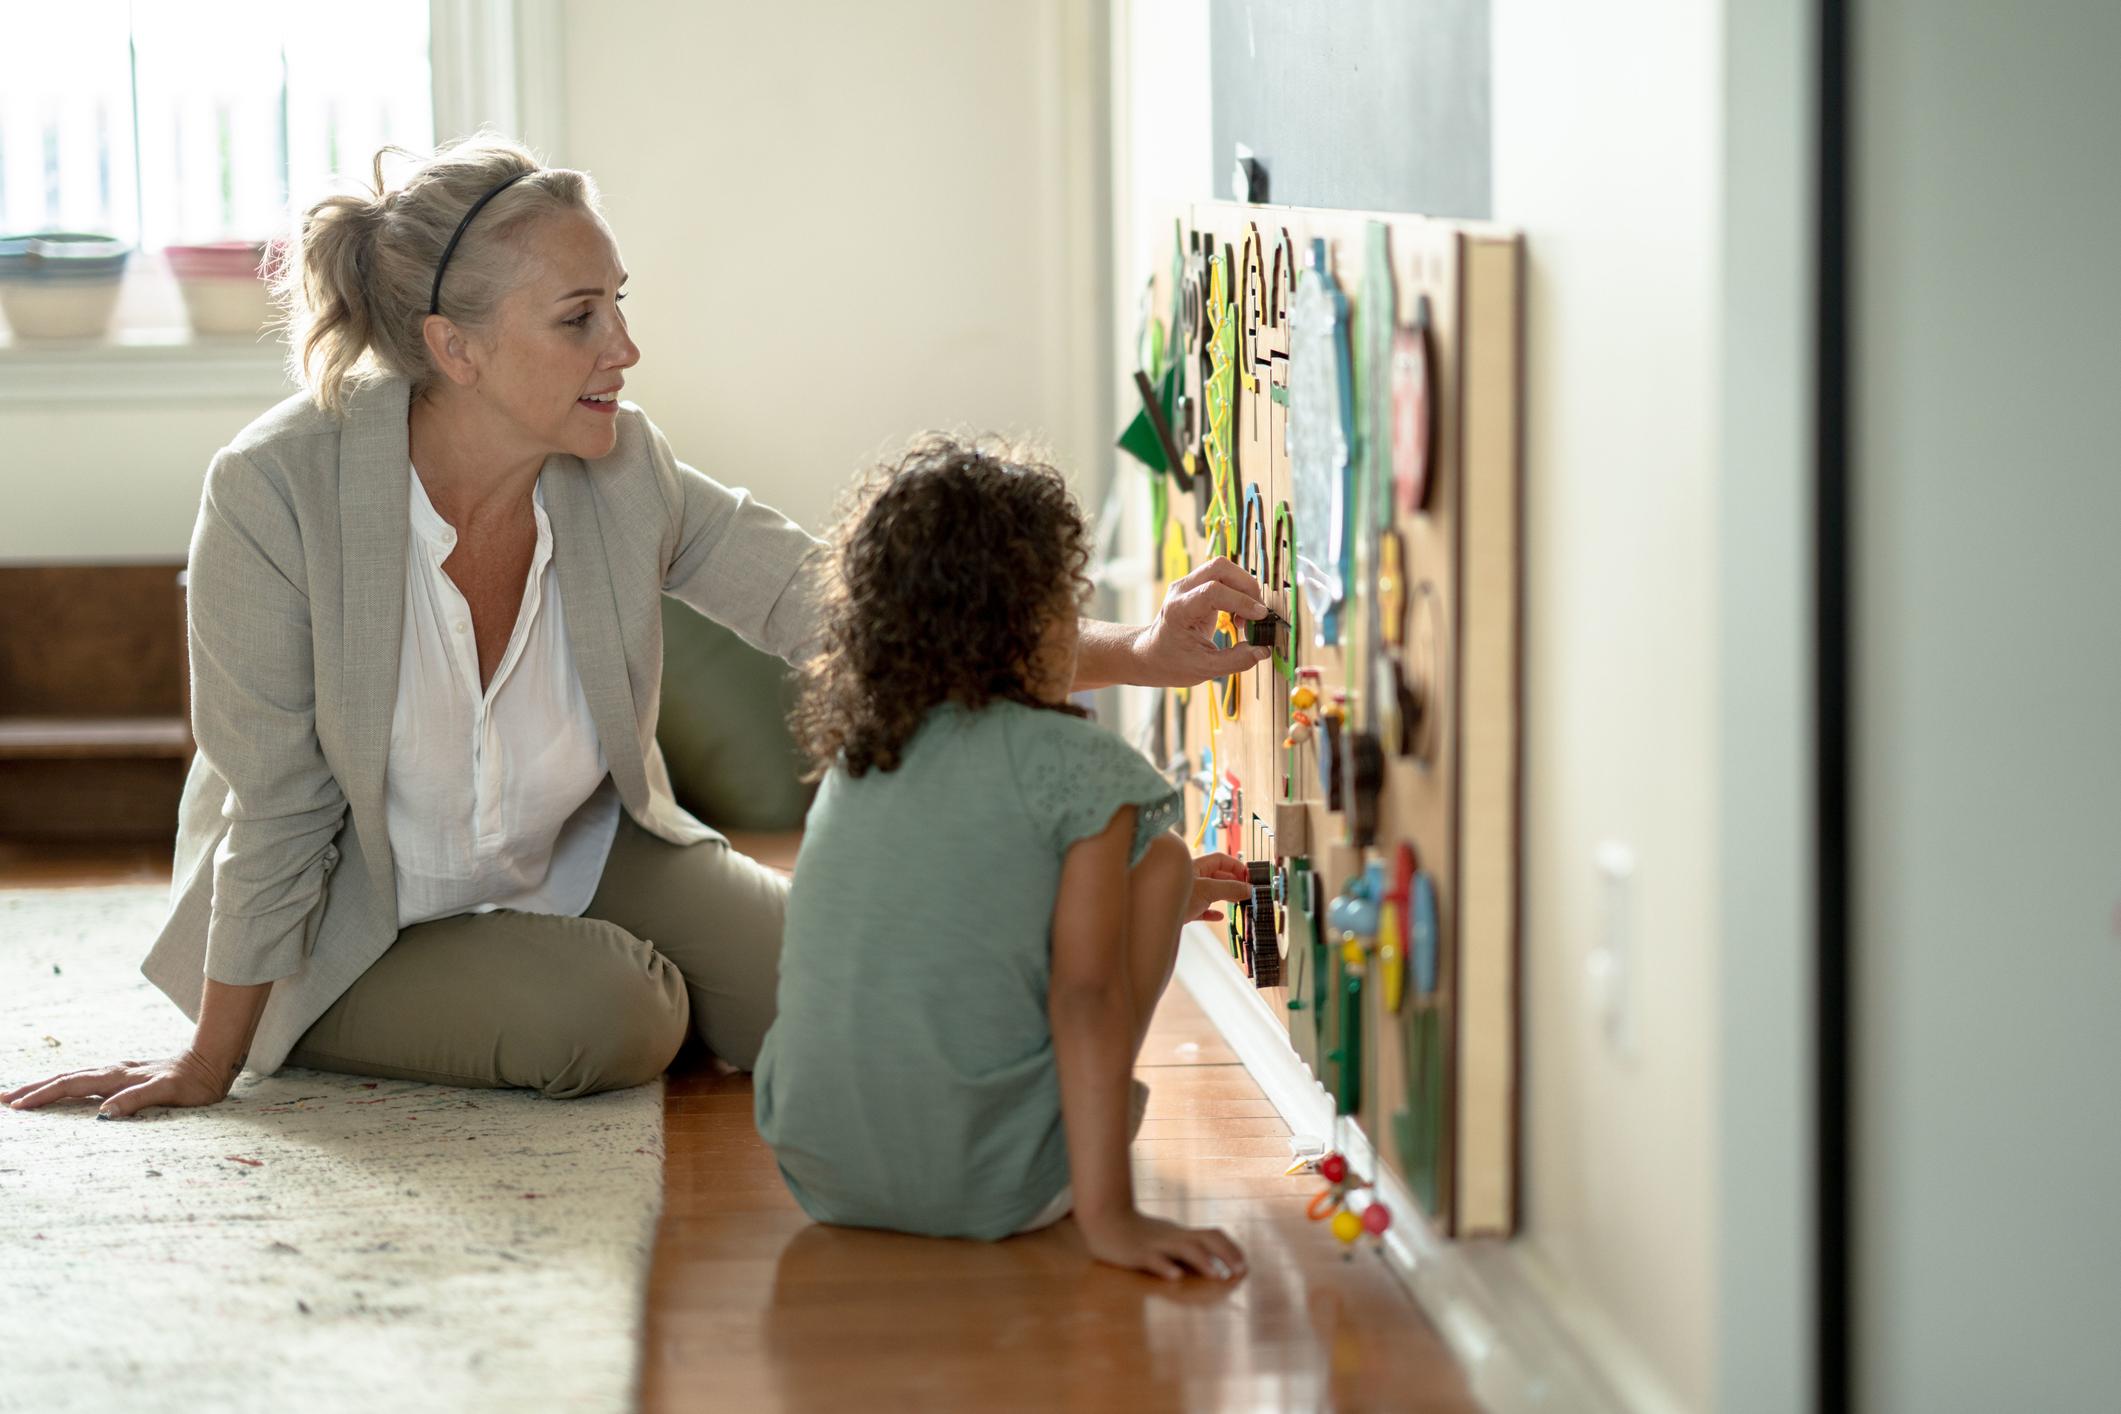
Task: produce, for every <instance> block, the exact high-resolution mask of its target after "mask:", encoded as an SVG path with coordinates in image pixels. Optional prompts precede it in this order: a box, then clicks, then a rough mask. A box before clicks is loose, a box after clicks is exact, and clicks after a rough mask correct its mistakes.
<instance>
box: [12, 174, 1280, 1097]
mask: <svg viewBox="0 0 2121 1414" xmlns="http://www.w3.org/2000/svg"><path fill="white" fill-rule="evenodd" d="M375 179H376V180H375V192H374V194H373V195H372V196H369V195H363V196H344V197H334V198H330V199H328V200H326V201H323V202H321V203H319V204H318V205H317V206H315V207H313V208H312V209H311V210H310V212H309V213H308V217H307V219H306V221H305V222H304V225H303V229H302V234H301V239H300V242H299V250H298V252H297V260H296V266H295V268H294V269H293V270H292V271H291V272H290V274H289V276H288V277H287V280H286V285H285V289H284V291H283V293H284V294H285V297H286V298H287V300H288V304H289V312H290V316H291V325H292V331H293V334H294V336H295V347H296V348H297V350H298V353H297V362H298V365H299V371H300V373H301V375H302V379H303V382H304V383H305V385H306V388H307V392H306V395H305V396H299V397H296V398H292V399H289V400H288V401H287V402H285V403H282V404H281V405H280V406H279V407H277V408H274V409H273V410H272V411H271V412H268V413H266V414H265V415H264V416H263V417H261V418H259V419H258V420H257V421H256V422H254V423H252V424H251V425H250V426H249V427H247V428H245V429H244V430H243V431H242V432H241V433H239V434H238V435H237V437H236V439H235V440H234V442H232V443H231V444H230V445H229V446H228V447H226V448H224V449H223V450H222V451H221V453H220V454H219V455H218V456H216V458H215V459H214V463H213V465H212V467H211V469H210V470H209V471H208V473H207V478H206V488H205V494H204V496H203V497H202V499H201V503H200V510H199V520H198V524H197V526H196V528H195V530H194V532H193V536H192V545H191V559H190V570H191V581H190V609H191V623H190V638H191V670H192V683H193V688H192V693H193V714H192V715H193V723H194V734H195V736H196V737H197V740H198V746H199V751H198V755H197V756H196V758H195V759H194V761H193V764H192V770H191V775H190V778H189V779H188V780H187V781H186V783H185V790H184V798H183V803H182V805H181V807H180V812H179V822H178V836H177V850H176V859H175V868H174V881H175V882H174V886H173V899H174V903H173V907H172V909H171V912H170V915H169V918H168V920H167V921H166V922H165V924H164V925H163V928H162V932H161V935H160V937H159V938H158V939H157V940H156V942H155V945H154V948H153V950H152V951H151V952H150V953H149V955H148V957H147V960H146V962H145V964H144V965H143V969H142V970H143V971H144V972H145V973H146V974H147V976H148V977H149V978H151V979H152V980H153V981H154V982H155V983H156V985H158V986H160V987H161V988H162V990H163V991H165V992H166V993H168V994H169V996H170V997H171V999H172V1000H174V1001H175V1002H176V1003H177V1005H178V1006H179V1007H180V1008H182V1009H183V1011H184V1013H185V1015H186V1016H188V1017H190V1018H192V1019H193V1020H194V1021H195V1022H196V1023H197V1030H196V1032H195V1034H194V1037H193V1040H192V1042H191V1045H190V1046H189V1047H188V1048H187V1049H186V1050H185V1051H184V1052H183V1053H182V1054H181V1055H178V1056H175V1057H172V1058H169V1059H165V1060H157V1061H125V1062H122V1063H119V1064H116V1065H110V1066H105V1067H101V1068H95V1069H89V1070H83V1071H75V1072H72V1073H70V1074H66V1075H61V1076H56V1077H52V1078H50V1079H48V1080H44V1081H40V1082H33V1083H31V1084H28V1085H23V1086H19V1087H17V1088H15V1089H13V1090H10V1091H7V1092H5V1095H4V1097H0V1098H4V1099H5V1100H6V1102H7V1103H8V1104H10V1105H11V1106H13V1107H16V1108H25V1109H27V1108H35V1107H38V1106H41V1105H44V1104H48V1103H50V1102H52V1101H54V1100H61V1099H69V1098H81V1097H97V1098H101V1099H102V1101H103V1103H102V1105H101V1106H100V1108H99V1110H98V1112H97V1118H98V1119H113V1118H122V1117H126V1116H130V1115H133V1114H136V1113H137V1112H138V1111H140V1110H141V1109H143V1108H145V1107H147V1106H150V1105H169V1106H185V1105H206V1104H213V1103H215V1102H217V1101H219V1100H221V1099H223V1098H224V1097H225V1096H226V1095H227V1094H228V1091H229V1089H230V1087H231V1086H232V1085H233V1084H234V1082H235V1079H236V1077H237V1076H238V1075H239V1074H240V1073H241V1072H242V1070H243V1068H244V1066H245V1065H246V1064H247V1065H249V1066H250V1067H251V1068H252V1069H254V1070H256V1071H258V1072H259V1073H261V1074H268V1075H269V1074H271V1073H272V1072H273V1071H275V1070H277V1069H278V1068H279V1067H280V1066H281V1065H282V1064H284V1063H292V1064H295V1065H303V1066H311V1067H315V1068H318V1069H324V1070H337V1071H346V1072H353V1073H358V1074H364V1075H378V1076H392V1077H402V1078H408V1079H416V1080H429V1081H435V1082H438V1083H444V1084H454V1085H483V1086H523V1087H529V1088H533V1089H537V1090H540V1091H543V1092H544V1093H545V1094H548V1095H552V1096H555V1097H568V1096H576V1095H584V1094H589V1093H592V1092H595V1091H598V1090H607V1089H616V1088H622V1087H625V1086H630V1085H637V1084H640V1083H642V1082H644V1081H646V1080H649V1079H652V1078H653V1077H654V1076H656V1075H657V1074H659V1073H661V1071H662V1070H663V1069H664V1067H665V1066H667V1065H668V1064H669V1062H670V1060H671V1058H672V1056H673V1055H675V1053H676V1052H677V1049H678V1047H679V1045H680V1043H681V1042H682V1041H683V1039H684V1036H685V1032H686V1028H687V1027H688V1025H689V1026H690V1027H692V1028H694V1029H695V1030H696V1031H697V1032H698V1034H699V1035H700V1037H701V1038H702V1039H703V1040H704V1041H705V1043H706V1044H707V1045H708V1046H709V1047H710V1048H711V1049H712V1050H713V1051H714V1052H715V1053H716V1054H717V1055H719V1056H721V1057H722V1058H724V1059H725V1060H728V1061H730V1062H732V1063H733V1064H736V1065H738V1066H743V1067H748V1066H749V1065H750V1064H751V1062H752V1060H753V1058H754V1057H755V1056H756V1054H757V1051H758V1045H759V1040H760V1038H761V1037H762V1036H763V1035H764V1033H765V1030H766V1027H767V1024H768V1023H769V1022H770V1021H771V1020H772V1011H773V996H774V975H775V962H776V958H777V957H778V953H779V947H780V932H781V922H782V917H783V913H784V909H785V903H786V897H787V887H786V882H785V880H783V879H782V878H781V877H780V876H779V875H777V874H775V873H774V872H772V871H770V870H768V869H765V868H763V867H761V866H759V865H757V864H755V863H753V862H752V861H751V860H749V859H747V858H745V857H744V856H742V855H740V854H738V853H736V852H735V851H733V850H731V849H730V848H729V847H728V844H727V842H726V841H725V840H723V839H722V837H721V836H720V835H718V834H716V833H715V832H714V831H713V830H710V829H708V828H707V827H706V826H704V825H702V824H701V823H700V822H699V821H697V820H695V819H693V818H692V817H691V816H690V815H688V814H687V813H686V812H685V811H684V810H682V809H680V808H679V807H678V805H677V803H676V801H675V800H674V799H672V796H671V788H670V779H669V775H668V772H667V771H666V770H665V768H664V765H663V759H662V754H661V752H660V751H659V750H658V749H657V747H656V742H655V725H656V715H657V709H658V705H659V694H660V690H661V680H662V637H661V628H660V624H661V619H660V599H661V597H662V596H663V595H664V594H666V593H667V594H669V595H672V596H673V597H675V598H677V599H679V600H682V601H683V602H685V603H687V604H689V605H691V606H692V607H693V608H694V609H696V610H698V611H699V612H701V613H703V614H706V615H708V616H709V617H711V618H713V619H716V620H717V621H719V622H721V623H723V624H726V625H728V626H729V627H730V628H732V629H734V630H735V631H736V632H738V633H739V634H741V635H743V636H744V637H745V638H746V639H748V640H750V641H751V642H753V643H755V644H758V645H760V646H761V647H764V648H766V649H768V650H770V651H772V652H775V653H778V654H780V655H781V656H782V657H784V658H786V657H792V656H794V655H796V654H798V653H799V652H800V651H801V650H802V649H803V647H804V646H805V644H806V642H807V641H808V640H809V638H810V636H811V632H812V623H813V618H814V615H815V613H816V605H817V603H818V593H817V587H816V579H817V575H818V574H819V573H820V572H821V571H822V568H823V564H824V560H823V557H822V556H821V554H820V550H821V547H820V545H819V543H818V542H817V541H815V540H813V539H812V538H811V537H810V536H809V535H807V534H806V533H804V532H803V531H802V530H801V529H800V528H799V527H797V526H796V525H795V524H793V523H792V522H790V521H789V520H787V519H786V518H785V517H783V516H781V515H780V514H779V513H777V512H775V511H773V510H770V509H768V508H767V507H765V506H763V505H760V504H759V503H758V502H757V501H754V500H753V499H751V497H750V496H749V495H748V494H747V493H746V492H744V491H741V490H730V489H727V488H724V487H723V486H721V485H719V484H717V483H716V482H714V481H711V480H709V479H708V478H707V477H705V476H703V475H701V474H700V473H699V472H697V471H695V470H693V469H692V468H691V467H689V466H686V465H685V464H683V463H682V462H679V461H677V460H676V459H675V458H674V457H673V456H672V455H671V451H670V448H669V446H668V445H667V444H666V443H665V441H664V440H663V437H662V435H661V433H659V432H658V431H657V430H656V428H655V426H654V425H653V424H652V423H650V422H649V421H648V419H647V418H646V417H645V416H643V415H642V414H641V412H640V411H639V410H638V409H636V408H634V407H631V406H629V405H626V404H622V403H620V402H618V401H617V399H618V394H619V392H620V390H621V389H622V388H623V386H624V384H625V370H626V369H628V368H630V367H632V366H633V365H634V363H635V362H637V361H638V359H639V357H640V351H639V349H637V348H636V347H635V346H634V343H633V341H632V339H631V338H629V337H628V335H627V331H626V320H625V317H624V315H623V314H622V313H621V312H620V308H619V302H620V300H622V299H623V298H624V295H623V294H622V293H621V287H622V286H623V285H624V284H625V281H626V274H625V270H624V267H623V265H622V264H621V262H620V259H619V252H618V247H617V245H616V243H615V242H614V240H613V239H612V235H611V232H610V230H609V229H608V228H607V227H606V226H605V225H604V222H603V220H602V218H601V217H600V216H599V214H598V211H597V205H596V193H595V188H594V186H593V185H592V183H591V182H590V180H589V178H588V177H587V176H586V175H584V174H582V173H580V172H571V171H565V170H554V169H547V168H541V167H539V166H538V164H537V163H536V161H535V160H534V159H533V158H532V157H531V156H530V155H529V154H528V153H527V152H525V151H524V150H523V149H521V148H519V147H516V146H514V145H512V144H508V143H504V142H498V141H494V140H489V139H480V140H474V141H470V142H466V143H462V144H457V145H453V146H451V147H448V148H445V149H443V150H442V151H441V152H439V153H437V154H435V155H434V156H433V157H432V158H430V159H428V160H426V161H424V162H423V163H421V164H420V165H419V166H418V168H417V170H415V171H413V172H412V173H411V174H410V175H409V176H408V177H407V178H406V179H405V180H404V181H403V182H401V183H400V184H399V185H397V186H396V187H391V186H390V185H389V184H388V183H386V181H385V178H384V173H383V158H382V155H381V154H379V155H378V157H377V159H376V166H375ZM1222 611H1228V612H1231V613H1235V614H1238V615H1240V616H1243V617H1248V618H1256V617H1259V616H1260V615H1261V614H1263V613H1264V612H1265V610H1264V606H1263V605H1262V604H1260V602H1259V586H1258V584H1257V583H1256V582H1255V581H1254V580H1253V579H1252V578H1251V577H1250V576H1248V575H1246V574H1244V573H1243V572H1242V571H1241V570H1239V569H1238V568H1237V567H1236V566H1234V565H1232V564H1230V563H1229V562H1228V561H1219V562H1217V563H1215V564H1211V565H1207V566H1203V567H1202V569H1201V570H1199V571H1197V572H1196V573H1194V574H1193V575H1191V576H1189V577H1188V578H1187V579H1185V580H1183V581H1180V582H1179V583H1178V584H1176V585H1174V586H1173V587H1172V590H1171V593H1170V594H1169V595H1168V596H1167V598H1166V600H1165V603H1164V606H1163V609H1162V610H1161V612H1160V613H1159V614H1158V616H1157V620H1156V622H1155V623H1153V624H1151V625H1150V626H1149V627H1148V628H1146V629H1140V630H1133V629H1123V628H1120V627H1117V626H1114V625H1108V624H1091V623H1086V624H1085V625H1084V626H1083V627H1084V632H1083V650H1082V655H1081V660H1080V665H1079V669H1078V675H1077V681H1078V686H1094V685H1098V684H1102V683H1110V682H1137V683H1144V684H1149V685H1152V686H1153V685H1179V684H1187V683H1195V682H1200V681H1204V680H1205V679H1207V678H1209V677H1211V676H1218V675H1221V674H1225V673H1229V672H1232V671H1238V670H1242V669H1243V668H1246V667H1249V666H1251V665H1252V664H1253V663H1255V662H1257V661H1258V660H1259V658H1260V657H1261V656H1262V655H1263V652H1264V650H1261V649H1255V648H1251V647H1236V648H1229V649H1220V650H1218V649H1216V648H1214V647H1213V646H1212V644H1211V643H1210V641H1209V631H1210V628H1211V626H1212V623H1213V620H1214V618H1215V616H1216V614H1217V613H1218V612H1222ZM1221 867H1222V866H1220V865H1218V864H1207V863H1204V865H1203V868H1202V870H1201V873H1202V878H1201V879H1200V881H1199V883H1198V885H1197V887H1196V894H1197V895H1199V896H1200V897H1201V899H1202V901H1203V903H1204V904H1205V902H1206V901H1207V900H1209V899H1217V898H1220V899H1227V898H1231V897H1234V896H1235V895H1236V894H1237V892H1238V891H1239V886H1238V885H1236V884H1234V883H1231V882H1228V881H1226V880H1223V879H1216V878H1212V877H1209V876H1212V875H1214V874H1215V873H1217V872H1218V869H1220V868H1221Z"/></svg>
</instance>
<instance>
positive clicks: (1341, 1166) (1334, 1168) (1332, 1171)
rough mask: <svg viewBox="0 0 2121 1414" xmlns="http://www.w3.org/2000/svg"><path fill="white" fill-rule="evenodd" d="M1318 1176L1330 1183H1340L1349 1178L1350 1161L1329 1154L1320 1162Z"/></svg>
mask: <svg viewBox="0 0 2121 1414" xmlns="http://www.w3.org/2000/svg"><path fill="white" fill-rule="evenodd" d="M1318 1175H1319V1177H1320V1178H1323V1179H1324V1180H1325V1181H1326V1182H1328V1183H1338V1182H1340V1181H1341V1180H1342V1179H1344V1178H1346V1177H1347V1176H1348V1161H1347V1160H1346V1159H1344V1158H1342V1157H1341V1156H1340V1155H1338V1154H1328V1155H1326V1156H1325V1157H1324V1158H1322V1159H1320V1160H1319V1161H1318Z"/></svg>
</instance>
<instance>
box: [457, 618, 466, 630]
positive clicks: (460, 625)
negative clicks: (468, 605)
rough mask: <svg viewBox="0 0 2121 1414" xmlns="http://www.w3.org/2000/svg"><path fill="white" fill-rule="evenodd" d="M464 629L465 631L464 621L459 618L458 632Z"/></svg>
mask: <svg viewBox="0 0 2121 1414" xmlns="http://www.w3.org/2000/svg"><path fill="white" fill-rule="evenodd" d="M463 631H464V621H463V620H462V619H459V620H457V632H458V633H462V632H463Z"/></svg>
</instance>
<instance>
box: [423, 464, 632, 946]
mask: <svg viewBox="0 0 2121 1414" xmlns="http://www.w3.org/2000/svg"><path fill="white" fill-rule="evenodd" d="M406 474H407V475H409V476H410V477H411V478H412V526H411V530H410V532H409V533H410V535H411V540H410V543H409V544H408V546H407V553H406V556H405V633H404V640H403V645H402V647H401V649H400V651H399V658H398V697H397V705H396V707H395V709H394V710H393V712H392V715H391V722H390V764H389V767H388V770H387V772H386V774H385V777H384V781H385V786H384V791H385V810H386V813H387V815H388V825H389V829H390V845H391V855H392V857H393V859H394V861H395V865H396V870H397V885H398V926H399V927H400V928H409V927H411V926H412V925H413V924H415V923H424V922H426V921H427V920H429V919H433V918H446V917H449V916H450V915H451V914H457V913H490V912H492V911H494V910H495V909H502V908H507V909H515V910H517V911H520V912H524V913H557V914H567V915H570V916H572V915H579V914H580V913H581V912H582V910H583V909H585V908H587V907H589V902H590V900H591V899H592V898H594V897H595V896H596V890H597V883H598V881H599V880H600V879H601V878H602V877H603V873H604V861H605V858H606V856H608V855H609V854H610V852H611V841H612V838H613V836H615V835H616V834H617V832H618V827H619V795H618V790H617V788H616V787H615V786H614V785H613V784H612V781H611V776H610V773H609V771H608V770H607V768H606V763H605V760H604V747H603V743H602V742H601V741H599V740H598V739H597V730H596V725H595V723H594V721H593V720H592V719H591V717H590V714H589V703H588V700H587V699H586V698H585V697H584V696H583V695H582V681H581V677H580V675H579V674H577V673H576V671H575V665H574V650H573V648H572V647H570V646H569V644H568V642H567V617H566V613H565V610H564V609H563V608H562V606H561V603H560V584H559V571H558V568H557V567H556V566H555V565H554V564H553V559H552V525H551V523H550V522H549V521H548V520H547V519H546V518H545V488H544V484H543V482H542V481H540V483H539V485H538V487H537V490H536V491H535V493H534V495H533V497H532V502H531V508H532V514H533V515H534V516H535V517H536V520H537V527H538V543H537V549H536V551H535V552H534V553H533V555H532V557H531V561H530V574H529V576H528V578H527V579H526V580H525V581H524V584H523V601H522V604H521V606H520V607H519V608H518V610H517V613H516V622H515V630H514V632H513V633H512V634H511V635H510V636H509V639H508V648H507V650H506V651H505V652H503V653H502V655H501V661H500V664H499V666H497V667H496V668H495V669H494V673H493V680H492V681H491V682H489V683H488V684H487V685H486V688H485V690H484V691H483V692H482V691H481V690H480V688H479V649H478V644H477V642H476V640H475V639H474V638H473V636H472V631H471V609H470V607H469V606H468V605H467V604H466V603H465V600H464V595H463V592H462V591H461V590H459V589H458V588H457V586H456V584H455V583H454V582H453V581H452V580H451V579H450V578H449V576H448V575H446V574H444V573H443V572H442V562H443V561H444V560H446V559H448V558H449V555H450V552H451V551H452V550H454V549H455V548H456V543H457V533H456V531H455V529H453V528H452V527H451V526H450V524H449V522H448V521H446V520H444V519H442V517H441V515H440V513H438V512H437V511H436V510H435V508H434V503H433V502H432V501H430V500H428V499H427V488H426V487H424V486H423V485H421V484H420V476H419V473H418V472H417V471H415V470H413V469H412V468H411V467H410V466H409V465H408V467H407V469H406Z"/></svg>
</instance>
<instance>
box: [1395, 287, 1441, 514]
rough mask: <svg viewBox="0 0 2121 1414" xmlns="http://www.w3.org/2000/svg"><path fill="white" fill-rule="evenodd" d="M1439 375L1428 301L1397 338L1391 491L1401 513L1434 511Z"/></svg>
mask: <svg viewBox="0 0 2121 1414" xmlns="http://www.w3.org/2000/svg"><path fill="white" fill-rule="evenodd" d="M1433 378H1434V373H1433V371H1432V370H1431V368H1430V364H1429V297H1428V296H1427V295H1420V296H1417V297H1416V298H1415V301H1414V322H1413V323H1412V324H1402V325H1400V326H1399V328H1398V329H1397V330H1395V331H1394V333H1393V335H1392V485H1393V489H1394V491H1395V493H1396V495H1395V499H1396V500H1397V502H1398V504H1399V509H1400V512H1401V513H1402V514H1404V515H1415V514H1417V513H1419V512H1421V511H1424V510H1426V509H1428V505H1429V458H1430V456H1431V454H1432V451H1433V449H1434V447H1435V441H1436V433H1435V411H1434V401H1435V389H1434V383H1433Z"/></svg>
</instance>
